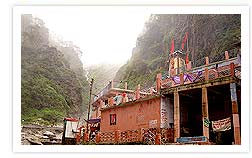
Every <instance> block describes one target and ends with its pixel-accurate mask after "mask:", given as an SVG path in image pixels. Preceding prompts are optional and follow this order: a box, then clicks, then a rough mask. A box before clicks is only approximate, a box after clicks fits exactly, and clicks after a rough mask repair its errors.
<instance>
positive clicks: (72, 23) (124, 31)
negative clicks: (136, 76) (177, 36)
mask: <svg viewBox="0 0 252 158" xmlns="http://www.w3.org/2000/svg"><path fill="white" fill-rule="evenodd" d="M31 12H32V13H33V15H35V16H37V17H40V18H41V19H42V20H43V21H44V22H45V25H46V27H48V28H49V30H50V31H51V32H54V33H55V34H57V35H60V36H62V38H63V39H64V40H65V41H73V43H74V44H75V45H77V46H79V47H80V48H81V50H82V52H83V57H82V61H83V63H84V65H87V64H88V65H92V64H97V63H112V64H119V63H123V62H126V61H127V60H128V59H129V58H130V57H131V53H132V49H133V48H134V47H135V43H136V39H137V36H138V35H139V34H140V33H141V31H142V30H143V27H144V23H145V21H147V20H148V18H149V15H150V13H148V10H146V9H145V8H142V9H141V8H139V7H138V8H136V7H102V6H100V7H64V8H63V7H39V8H36V9H33V10H31Z"/></svg>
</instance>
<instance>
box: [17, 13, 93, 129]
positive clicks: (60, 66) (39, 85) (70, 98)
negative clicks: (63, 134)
mask: <svg viewBox="0 0 252 158" xmlns="http://www.w3.org/2000/svg"><path fill="white" fill-rule="evenodd" d="M81 55H82V52H81V51H80V49H79V48H78V47H77V46H75V45H73V43H71V42H65V41H62V40H58V39H57V38H56V37H52V36H51V35H50V34H49V31H48V29H47V28H46V27H45V26H44V23H43V21H42V20H40V19H38V18H34V17H32V15H22V48H21V75H22V76H21V117H22V118H21V119H22V123H23V124H26V123H37V124H43V125H55V124H57V123H62V121H63V118H64V117H80V116H81V115H84V114H85V112H86V110H87V103H88V97H87V96H88V91H89V88H88V86H89V83H88V82H87V80H86V77H85V75H84V74H85V72H84V70H83V66H82V63H81V61H80V56H81Z"/></svg>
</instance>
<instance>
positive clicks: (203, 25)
mask: <svg viewBox="0 0 252 158" xmlns="http://www.w3.org/2000/svg"><path fill="white" fill-rule="evenodd" d="M186 32H188V39H189V41H188V49H189V59H190V61H192V65H193V67H195V66H199V65H201V64H203V61H204V57H205V56H209V57H210V62H212V61H214V60H215V59H214V57H216V56H217V55H218V54H220V53H223V52H224V51H225V50H232V49H234V48H236V47H237V45H239V44H240V39H241V16H240V15H238V14H236V15H234V14H228V15H225V14H223V15H218V14H213V15H211V14H205V15H200V14H198V15H192V14H188V15H186V14H184V15H183V14H181V15H171V14H169V15H168V14H160V15H151V16H150V18H149V21H148V22H147V23H146V24H145V27H144V31H143V32H142V33H141V34H140V35H139V37H138V39H137V42H136V47H135V48H134V49H133V51H132V57H131V59H130V60H129V61H128V63H127V64H125V65H123V66H122V67H121V68H120V69H119V70H118V73H117V74H116V77H115V79H116V80H119V81H122V82H126V81H127V82H128V86H129V88H131V89H135V87H136V86H137V84H138V83H140V84H141V87H142V88H148V87H151V86H152V85H153V83H154V82H155V76H156V74H157V73H159V72H165V71H167V70H168V61H169V57H168V56H169V51H170V47H171V41H172V39H174V41H175V44H174V46H175V50H178V49H181V43H182V40H183V38H184V36H185V34H186ZM186 47H187V46H186ZM185 49H187V48H185Z"/></svg>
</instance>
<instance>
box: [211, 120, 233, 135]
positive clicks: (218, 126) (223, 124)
mask: <svg viewBox="0 0 252 158" xmlns="http://www.w3.org/2000/svg"><path fill="white" fill-rule="evenodd" d="M212 127H213V131H215V132H220V131H227V130H230V129H231V118H230V117H228V118H225V119H222V120H218V121H212Z"/></svg>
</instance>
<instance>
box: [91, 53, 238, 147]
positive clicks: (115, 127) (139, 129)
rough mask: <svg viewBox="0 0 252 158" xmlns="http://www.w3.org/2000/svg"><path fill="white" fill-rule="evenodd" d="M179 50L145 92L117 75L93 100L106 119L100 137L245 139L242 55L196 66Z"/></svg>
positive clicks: (231, 141) (207, 141)
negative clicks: (118, 82) (117, 79)
mask: <svg viewBox="0 0 252 158" xmlns="http://www.w3.org/2000/svg"><path fill="white" fill-rule="evenodd" d="M179 53H180V52H179V51H175V52H174V57H173V58H171V59H172V60H173V61H171V62H170V66H169V70H168V72H167V73H166V74H157V77H156V86H155V87H150V88H149V92H142V91H141V89H140V85H138V86H137V87H136V89H135V90H128V89H127V83H125V88H124V89H119V88H115V86H114V83H113V81H111V82H110V83H109V84H108V85H107V86H106V87H105V88H104V89H103V90H102V91H101V92H100V93H99V94H97V95H96V96H95V98H94V101H93V103H92V106H93V113H92V119H97V118H99V119H100V125H99V127H100V128H99V132H98V137H99V139H97V141H98V142H97V143H116V144H120V143H125V142H145V143H147V144H185V143H196V144H241V134H240V132H241V128H240V120H241V63H240V57H239V56H232V57H231V58H229V52H228V51H226V52H225V54H222V55H223V56H224V57H225V59H224V60H220V61H216V62H212V63H210V62H209V58H208V57H205V62H204V64H203V65H201V66H199V67H194V68H192V66H191V61H189V62H185V60H184V59H183V57H181V56H180V55H179Z"/></svg>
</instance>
